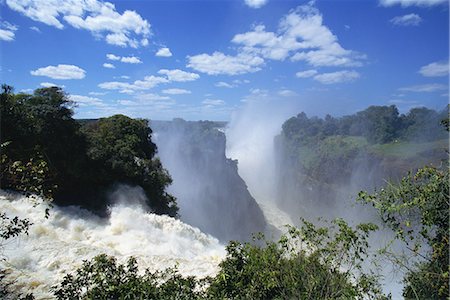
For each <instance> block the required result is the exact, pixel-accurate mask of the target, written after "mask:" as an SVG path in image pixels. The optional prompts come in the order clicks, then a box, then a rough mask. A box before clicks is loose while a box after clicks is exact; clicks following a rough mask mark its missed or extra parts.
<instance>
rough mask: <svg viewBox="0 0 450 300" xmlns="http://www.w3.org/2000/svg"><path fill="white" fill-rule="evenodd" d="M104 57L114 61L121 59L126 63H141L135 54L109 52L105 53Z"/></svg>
mask: <svg viewBox="0 0 450 300" xmlns="http://www.w3.org/2000/svg"><path fill="white" fill-rule="evenodd" d="M106 58H107V59H109V60H114V61H121V62H123V63H127V64H141V63H142V61H141V59H140V58H139V57H136V56H118V55H114V54H111V53H108V54H106Z"/></svg>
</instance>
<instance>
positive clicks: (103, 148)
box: [83, 115, 178, 216]
mask: <svg viewBox="0 0 450 300" xmlns="http://www.w3.org/2000/svg"><path fill="white" fill-rule="evenodd" d="M83 132H84V133H85V135H86V137H87V140H88V150H87V154H88V157H89V159H91V160H92V162H93V165H94V166H96V167H95V168H96V170H98V174H94V175H95V178H93V180H96V185H97V186H110V185H111V184H114V183H124V184H129V185H139V186H141V187H142V188H143V189H144V191H145V193H146V195H147V198H148V199H149V200H148V205H149V206H150V207H151V208H152V209H153V210H154V211H155V212H157V213H160V214H168V215H171V216H176V215H177V211H178V207H177V205H176V201H175V198H174V197H173V196H171V195H170V194H168V193H166V192H165V189H166V187H167V186H168V185H169V184H170V183H171V182H172V179H171V177H170V175H169V173H168V172H167V170H165V169H164V168H163V167H162V165H161V162H160V161H159V159H158V158H156V157H154V156H155V153H156V145H155V144H154V143H153V142H152V141H151V134H152V130H151V129H150V127H149V126H148V122H147V120H136V119H131V118H129V117H127V116H124V115H115V116H112V117H109V118H102V119H100V120H98V121H96V122H92V123H88V124H87V125H85V127H84V128H83Z"/></svg>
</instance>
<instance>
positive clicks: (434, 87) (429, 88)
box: [399, 83, 448, 93]
mask: <svg viewBox="0 0 450 300" xmlns="http://www.w3.org/2000/svg"><path fill="white" fill-rule="evenodd" d="M445 90H448V86H446V85H444V84H440V83H429V84H419V85H412V86H407V87H402V88H399V91H402V92H417V93H432V92H437V91H445Z"/></svg>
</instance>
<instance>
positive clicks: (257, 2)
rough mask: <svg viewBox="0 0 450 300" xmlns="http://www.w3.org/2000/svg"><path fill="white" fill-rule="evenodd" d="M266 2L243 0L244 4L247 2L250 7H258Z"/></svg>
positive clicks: (261, 0) (263, 0)
mask: <svg viewBox="0 0 450 300" xmlns="http://www.w3.org/2000/svg"><path fill="white" fill-rule="evenodd" d="M266 3H267V0H245V4H247V5H248V6H249V7H251V8H260V7H262V6H264V5H265V4H266Z"/></svg>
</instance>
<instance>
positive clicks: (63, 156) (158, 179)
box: [0, 85, 178, 216]
mask: <svg viewBox="0 0 450 300" xmlns="http://www.w3.org/2000/svg"><path fill="white" fill-rule="evenodd" d="M2 89H3V91H2V94H1V103H0V104H1V105H0V114H1V116H2V118H1V130H0V140H1V143H2V148H1V153H0V159H1V167H0V177H1V178H0V180H1V187H2V188H6V189H13V190H18V191H23V192H27V193H35V194H38V195H41V196H43V197H45V198H48V199H50V198H54V201H55V203H57V204H64V205H67V204H75V205H81V206H84V207H86V208H90V209H92V210H95V211H99V210H102V209H105V208H106V205H107V202H108V201H107V193H108V190H109V189H110V188H111V187H112V186H114V185H115V184H117V183H128V184H131V185H141V186H142V188H143V189H144V191H145V192H146V195H147V196H148V199H149V203H148V204H149V206H150V207H151V208H152V209H153V210H154V211H155V212H156V213H160V214H169V215H171V216H176V214H177V210H178V208H177V206H176V201H175V198H174V197H173V196H171V195H169V194H168V193H166V192H165V188H166V187H167V185H168V184H170V182H171V178H170V176H169V174H168V173H167V171H166V170H165V169H164V168H163V167H162V165H161V163H160V162H159V160H158V159H156V158H154V155H155V153H156V145H155V144H153V142H152V141H151V133H152V131H151V129H150V128H149V127H148V124H147V121H145V120H134V119H130V118H128V117H126V116H122V115H118V116H113V117H110V118H105V119H101V120H100V121H98V122H93V123H92V122H87V123H86V124H85V126H84V128H83V129H82V128H81V125H80V124H79V123H78V122H77V121H76V120H75V119H73V110H72V107H73V106H74V103H73V102H72V101H70V99H69V97H68V96H67V95H66V94H65V93H64V91H63V90H62V89H61V88H58V87H51V88H42V89H37V90H35V91H34V93H33V94H14V93H13V90H12V88H11V87H9V86H6V85H3V86H2Z"/></svg>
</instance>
